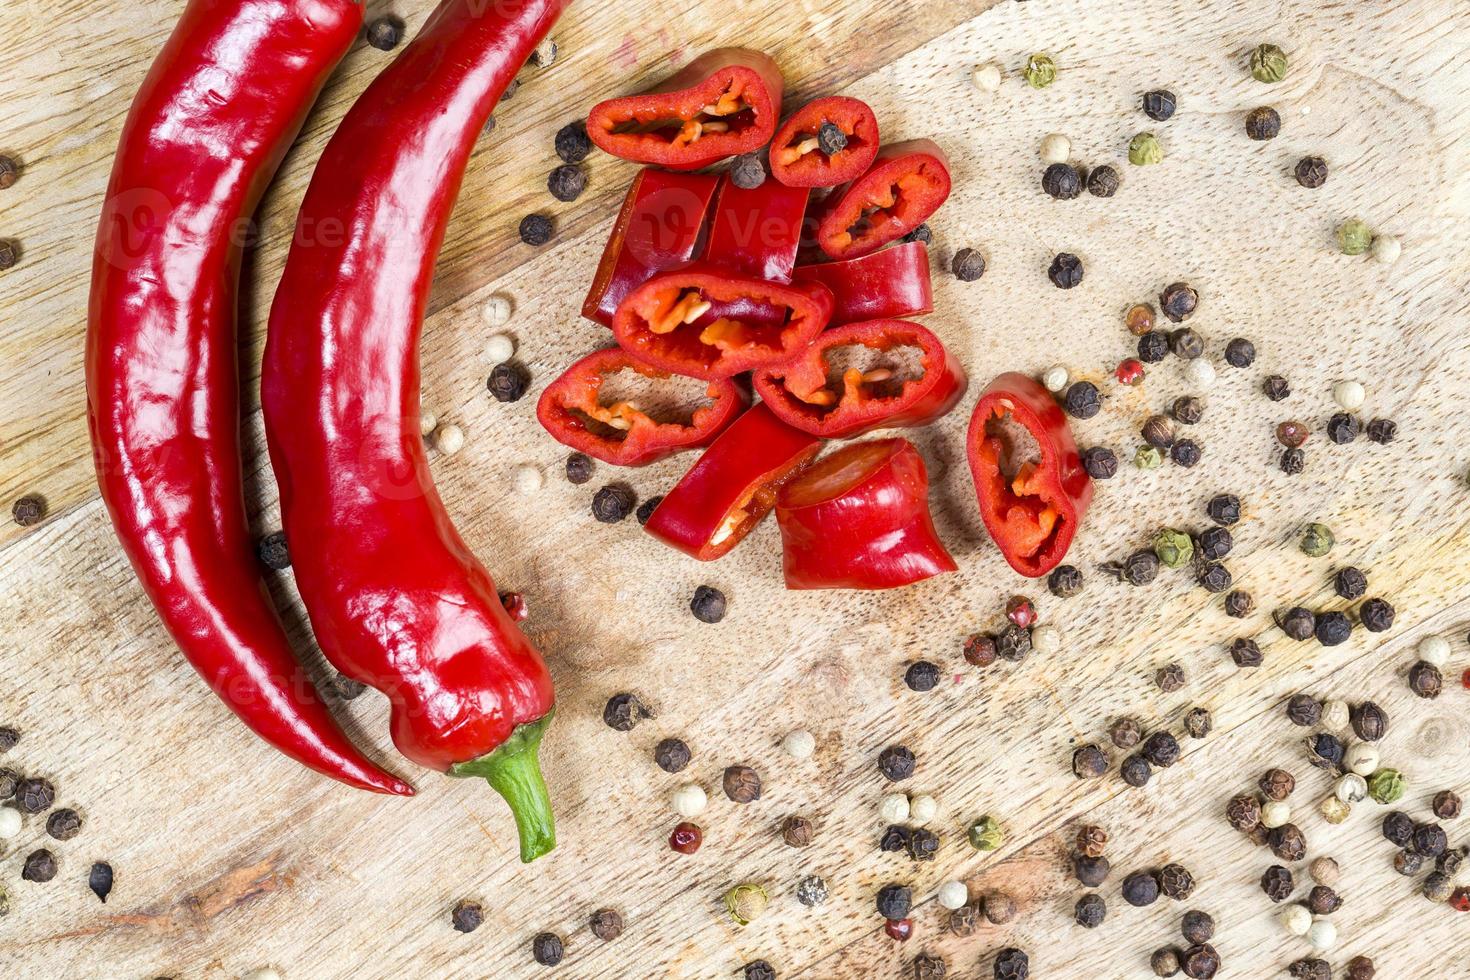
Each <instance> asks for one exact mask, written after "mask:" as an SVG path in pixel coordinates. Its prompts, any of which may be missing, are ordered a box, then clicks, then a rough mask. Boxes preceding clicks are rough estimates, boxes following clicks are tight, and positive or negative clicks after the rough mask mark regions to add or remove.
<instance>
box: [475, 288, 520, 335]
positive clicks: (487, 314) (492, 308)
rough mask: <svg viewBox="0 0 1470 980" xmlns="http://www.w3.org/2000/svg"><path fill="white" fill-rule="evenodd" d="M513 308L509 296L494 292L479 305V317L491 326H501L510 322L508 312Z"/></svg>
mask: <svg viewBox="0 0 1470 980" xmlns="http://www.w3.org/2000/svg"><path fill="white" fill-rule="evenodd" d="M513 309H514V308H513V307H512V305H511V302H510V297H509V296H507V295H505V294H504V293H496V294H495V295H494V296H491V297H490V298H489V299H487V300H486V301H485V305H484V306H482V307H480V318H481V319H483V320H484V321H485V322H486V323H487V324H489V325H490V326H492V327H503V326H505V325H506V324H507V323H509V322H510V314H511V312H512V310H513Z"/></svg>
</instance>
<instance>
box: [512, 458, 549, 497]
mask: <svg viewBox="0 0 1470 980" xmlns="http://www.w3.org/2000/svg"><path fill="white" fill-rule="evenodd" d="M545 482H546V477H545V476H543V475H542V473H541V468H540V467H539V466H532V465H531V464H530V463H522V464H521V465H520V466H517V467H516V493H518V494H521V495H522V496H525V497H529V496H530V495H531V494H533V493H535V492H536V491H537V490H540V489H541V486H542V484H544V483H545Z"/></svg>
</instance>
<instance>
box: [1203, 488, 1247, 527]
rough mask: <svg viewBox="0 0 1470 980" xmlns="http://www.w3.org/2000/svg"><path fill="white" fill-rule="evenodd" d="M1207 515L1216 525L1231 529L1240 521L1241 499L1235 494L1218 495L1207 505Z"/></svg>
mask: <svg viewBox="0 0 1470 980" xmlns="http://www.w3.org/2000/svg"><path fill="white" fill-rule="evenodd" d="M1205 513H1206V514H1208V515H1210V520H1212V521H1214V522H1215V523H1216V524H1221V525H1224V526H1226V527H1229V526H1231V525H1233V524H1237V523H1239V521H1240V498H1239V497H1237V496H1236V495H1235V494H1233V493H1222V494H1217V495H1215V496H1214V497H1211V498H1210V501H1209V503H1207V504H1205Z"/></svg>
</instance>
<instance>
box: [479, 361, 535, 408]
mask: <svg viewBox="0 0 1470 980" xmlns="http://www.w3.org/2000/svg"><path fill="white" fill-rule="evenodd" d="M530 383H531V376H530V375H529V374H528V373H527V372H526V369H525V368H524V367H522V366H521V365H519V364H517V363H516V362H515V361H505V362H503V363H501V364H497V365H495V366H494V367H493V368H491V369H490V377H489V379H488V380H487V381H486V382H485V387H486V388H488V389H489V390H490V394H491V395H492V396H493V397H494V398H495V400H496V401H498V402H517V401H520V400H521V398H522V396H524V395H525V393H526V386H527V385H529V384H530Z"/></svg>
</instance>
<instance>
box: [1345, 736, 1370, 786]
mask: <svg viewBox="0 0 1470 980" xmlns="http://www.w3.org/2000/svg"><path fill="white" fill-rule="evenodd" d="M1342 763H1343V765H1345V766H1347V767H1348V771H1349V772H1352V773H1356V774H1357V775H1359V776H1363V777H1365V778H1366V777H1368V776H1371V775H1373V773H1375V772H1376V771H1377V770H1378V746H1376V745H1374V744H1373V743H1372V742H1354V743H1353V744H1352V745H1350V746H1348V750H1347V753H1346V754H1345V755H1344V756H1343V757H1342Z"/></svg>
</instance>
